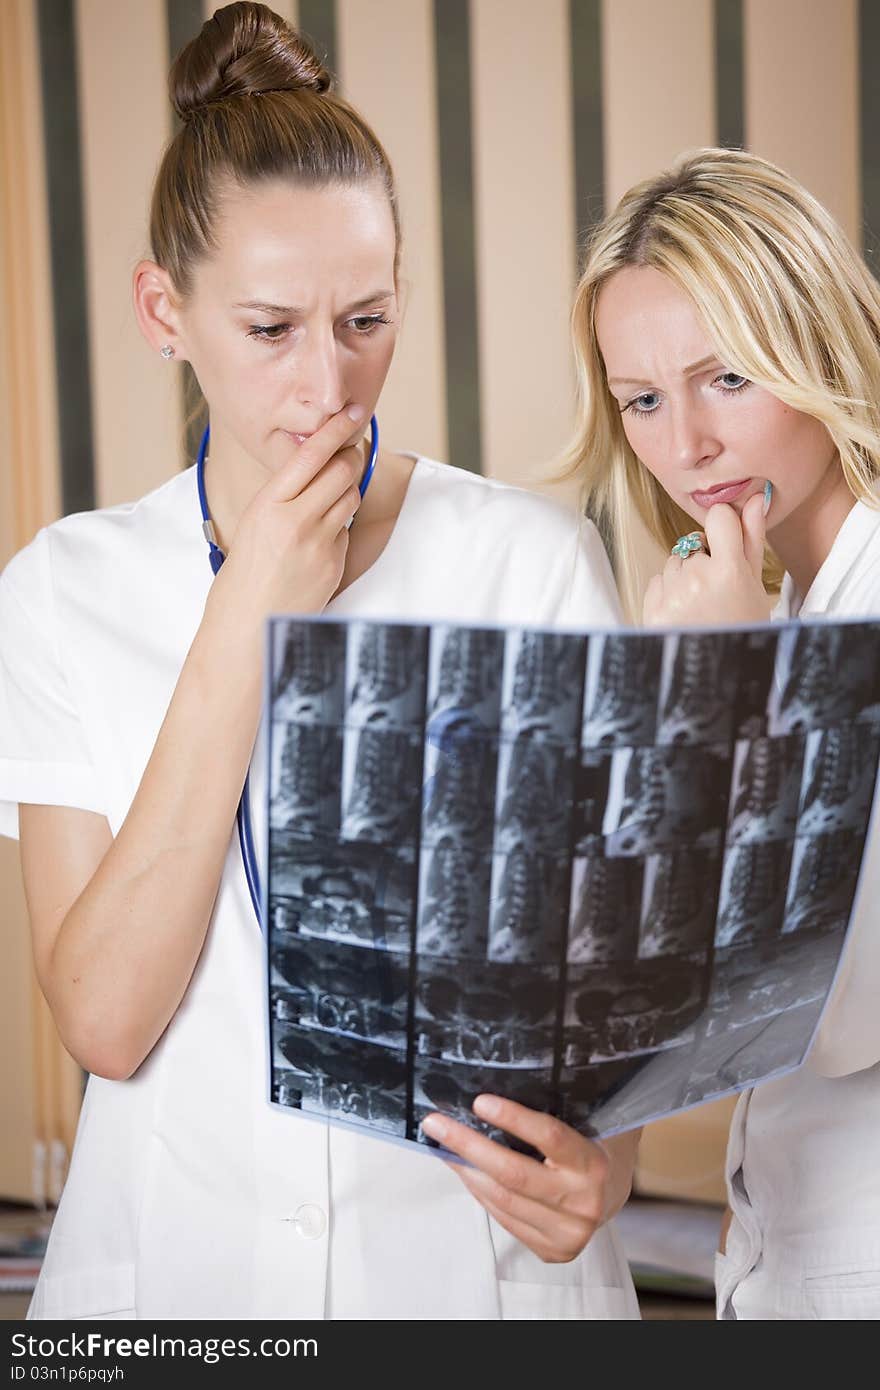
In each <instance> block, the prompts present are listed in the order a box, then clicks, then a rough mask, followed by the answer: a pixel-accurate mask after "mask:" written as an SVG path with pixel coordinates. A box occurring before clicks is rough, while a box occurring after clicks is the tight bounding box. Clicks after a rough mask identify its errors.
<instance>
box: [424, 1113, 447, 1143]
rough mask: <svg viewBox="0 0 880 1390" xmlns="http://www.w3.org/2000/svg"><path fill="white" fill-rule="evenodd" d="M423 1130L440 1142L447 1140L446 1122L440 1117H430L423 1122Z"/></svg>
mask: <svg viewBox="0 0 880 1390" xmlns="http://www.w3.org/2000/svg"><path fill="white" fill-rule="evenodd" d="M422 1129H423V1130H424V1131H425V1133H426V1134H427V1135H429V1136H430V1138H431V1139H436V1140H437V1141H438V1142H439V1141H440V1140H442V1139H445V1138H446V1133H447V1130H446V1121H445V1120H442V1119H441V1118H440V1116H439V1115H428V1116H427V1117H426V1119H424V1120H422Z"/></svg>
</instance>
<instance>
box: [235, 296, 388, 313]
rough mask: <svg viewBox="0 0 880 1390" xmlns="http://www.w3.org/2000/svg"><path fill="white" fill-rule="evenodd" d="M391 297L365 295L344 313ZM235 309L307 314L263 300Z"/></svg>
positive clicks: (241, 303)
mask: <svg viewBox="0 0 880 1390" xmlns="http://www.w3.org/2000/svg"><path fill="white" fill-rule="evenodd" d="M391 295H392V291H391V290H377V291H376V293H375V294H368V295H365V297H364V298H363V299H359V300H358V301H357V303H356V304H350V305H349V306H348V308H347V309H345V310H343V312H344V313H346V314H350V313H352V312H354V311H356V310H358V309H366V308H368V307H369V305H370V304H378V303H381V302H382V301H383V300H386V299H390V298H391ZM233 307H234V308H236V309H259V310H261V311H262V312H263V313H264V314H287V315H288V316H290V315H294V314H303V313H305V310H304V309H302V308H300V307H299V306H298V305H296V304H267V303H265V302H264V301H263V300H262V299H241V300H238V301H237V302H236V304H235V305H234V306H233Z"/></svg>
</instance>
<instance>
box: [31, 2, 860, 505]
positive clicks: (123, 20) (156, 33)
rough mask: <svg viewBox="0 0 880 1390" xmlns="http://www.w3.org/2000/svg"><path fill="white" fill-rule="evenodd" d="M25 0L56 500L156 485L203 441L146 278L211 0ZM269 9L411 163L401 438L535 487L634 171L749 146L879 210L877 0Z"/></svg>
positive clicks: (401, 174)
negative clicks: (148, 340)
mask: <svg viewBox="0 0 880 1390" xmlns="http://www.w3.org/2000/svg"><path fill="white" fill-rule="evenodd" d="M14 2H15V3H16V4H17V5H20V6H22V5H23V6H29V7H30V9H31V10H32V12H33V14H34V16H35V19H34V23H35V27H37V28H38V30H39V38H40V54H41V84H40V85H41V90H42V92H43V100H44V108H45V109H44V124H45V162H46V169H47V188H48V196H49V215H48V219H47V235H48V238H49V243H50V246H51V260H52V287H53V288H52V308H53V327H54V329H55V338H56V345H55V347H54V349H53V350H54V352H55V361H54V366H53V368H52V370H53V375H54V378H55V380H56V382H57V392H58V406H57V414H58V423H59V436H60V440H61V444H60V449H59V464H58V472H59V484H60V488H61V491H62V495H63V506H64V508H65V509H71V508H74V507H82V506H88V505H90V504H91V503H92V502H93V501H94V502H96V503H98V504H99V505H100V504H106V503H111V502H115V501H121V500H123V499H124V498H130V497H133V496H137V495H139V494H140V493H143V492H144V491H146V490H148V488H149V487H151V486H154V485H155V484H156V483H158V482H160V481H161V480H162V478H164V477H167V476H168V475H169V473H170V472H172V471H173V470H174V469H175V468H177V467H179V466H180V465H181V463H183V462H186V461H187V460H188V459H189V458H191V457H192V451H193V448H194V445H195V439H194V438H191V439H190V440H189V441H188V443H187V442H185V440H184V433H183V424H184V418H185V414H186V411H187V408H188V405H189V401H190V399H191V397H190V396H189V394H187V395H186V396H184V394H183V392H182V390H181V379H182V377H183V376H184V375H185V372H182V371H181V369H180V366H179V364H176V363H175V364H172V365H170V366H169V365H168V364H165V363H163V362H161V360H160V359H158V356H157V354H156V353H151V352H150V350H149V349H148V348H147V347H146V345H145V344H144V343H143V341H142V339H141V337H140V334H139V332H138V329H137V327H136V325H135V322H134V319H133V316H132V313H131V308H130V302H129V296H130V275H131V270H132V268H133V266H134V265H135V264H136V262H137V260H138V258H139V257H140V256H141V255H145V254H147V255H148V254H149V247H148V245H147V207H148V201H149V194H150V188H151V183H152V177H153V174H154V172H155V168H156V165H157V163H158V159H159V157H160V155H161V152H162V148H163V146H164V143H165V141H166V140H167V139H168V137H169V134H170V132H171V128H172V122H171V112H170V107H169V105H168V101H167V96H166V81H167V73H168V65H169V61H170V58H171V57H172V56H173V55H174V53H176V51H178V50H179V48H180V46H181V45H182V44H183V43H184V42H185V41H186V40H188V39H189V38H190V37H191V36H192V35H193V34H194V33H195V32H196V30H197V28H198V26H199V24H200V23H201V21H202V20H203V19H205V18H207V17H209V16H210V15H211V14H212V13H213V12H214V10H215V9H216V8H218V6H217V5H215V4H214V3H212V0H143V3H141V4H138V5H137V6H120V5H118V4H117V3H115V0H14ZM278 10H279V12H280V13H282V14H283V15H284V17H285V18H286V19H288V20H290V21H293V22H299V23H300V24H301V25H302V28H303V30H304V32H306V33H307V34H309V35H310V36H311V38H312V39H313V40H314V41H315V43H316V45H317V46H318V48H319V50H320V51H321V53H322V55H323V56H324V57H325V58H326V59H327V61H328V64H329V66H330V67H331V68H333V69H334V71H336V72H338V74H339V76H340V79H341V89H342V91H343V93H344V94H345V95H348V96H350V97H351V99H352V100H354V102H355V103H356V104H359V105H360V106H361V107H362V109H363V111H364V114H365V115H366V116H367V119H369V120H371V122H372V123H373V124H374V125H375V128H376V131H377V134H378V135H379V138H380V139H381V140H382V141H383V143H384V144H385V145H386V147H387V148H388V149H389V152H390V154H391V156H392V160H393V162H394V163H395V167H396V172H397V178H398V184H399V189H400V201H401V211H402V220H403V233H404V250H403V266H402V274H403V288H404V291H405V293H406V295H407V312H406V316H405V319H404V325H403V332H402V335H401V342H400V347H399V354H398V360H397V361H396V362H395V364H394V366H393V368H392V373H391V376H390V378H389V382H388V385H387V389H386V394H385V397H384V399H383V402H382V419H383V422H384V424H385V429H384V430H383V439H384V440H385V442H387V443H388V444H389V445H392V446H399V447H409V448H413V449H420V450H423V451H424V452H428V453H432V454H440V455H443V456H445V457H446V458H448V459H450V460H451V461H452V462H453V463H457V464H458V465H459V466H462V467H465V468H470V469H477V470H480V469H482V470H484V471H486V472H490V473H492V474H493V475H494V476H498V477H503V478H508V479H510V480H513V481H520V482H521V481H526V482H534V483H538V482H539V480H540V478H541V476H542V466H543V465H545V464H546V463H548V462H550V461H551V460H552V458H553V456H554V454H555V452H556V449H557V447H558V445H559V443H560V442H561V439H562V438H563V436H564V434H565V431H566V429H567V422H568V419H569V414H568V411H569V397H570V392H571V374H570V366H569V358H568V348H567V326H566V323H567V310H568V296H569V294H570V289H571V284H572V282H573V280H574V276H575V272H576V267H577V251H578V247H579V246H582V245H583V242H584V239H585V236H586V234H587V233H588V230H589V228H590V226H591V225H592V224H593V223H594V222H595V220H596V219H597V218H598V217H599V216H600V215H601V213H602V212H603V210H604V209H605V208H608V207H610V206H612V205H613V204H614V203H615V202H616V200H617V198H618V197H619V196H620V194H621V193H622V192H623V191H624V189H625V188H627V187H628V186H629V185H630V184H632V183H633V182H635V181H636V180H637V179H641V178H645V177H648V176H649V175H651V174H653V173H654V172H656V171H657V170H658V169H659V168H661V167H663V166H664V165H666V164H668V163H669V162H670V161H671V160H672V159H673V158H674V157H675V156H676V155H677V154H678V153H680V152H681V151H682V150H684V149H693V148H695V147H697V146H699V145H703V144H714V143H716V142H717V141H721V142H723V143H726V144H731V145H736V144H743V143H747V144H748V146H749V147H751V148H753V149H755V150H756V151H757V152H758V153H761V154H766V155H768V156H769V157H771V158H776V159H778V160H779V161H780V162H782V163H783V164H784V165H786V166H787V167H789V168H791V170H792V172H793V173H795V174H796V175H799V176H800V177H802V178H803V179H804V181H805V182H806V183H807V184H808V186H810V187H811V188H812V189H813V190H814V191H815V192H816V193H817V195H818V196H819V197H820V198H822V199H823V200H824V201H826V202H828V204H829V205H830V206H831V208H832V211H834V212H835V213H836V214H837V215H838V216H839V217H840V218H841V220H842V221H843V223H844V226H845V227H846V228H847V230H849V231H850V232H851V233H855V234H856V235H859V232H860V226H861V223H862V220H863V216H862V207H863V206H864V220H865V221H866V222H867V224H868V227H869V228H871V227H872V226H878V227H880V172H878V166H877V161H875V158H874V148H875V145H876V141H875V140H874V138H873V135H874V129H875V126H877V124H878V120H880V116H878V113H877V112H876V111H875V109H874V108H875V107H876V106H877V102H878V98H877V96H876V83H875V82H874V81H873V74H874V71H875V69H876V62H875V57H876V53H875V50H876V49H877V48H878V44H880V34H878V31H880V23H878V20H877V17H876V13H875V11H876V6H873V5H871V4H869V3H868V2H867V0H862V3H861V4H859V3H858V0H841V3H840V4H838V5H833V6H832V5H829V4H826V3H825V2H824V0H768V3H763V0H679V3H677V4H676V5H674V6H671V5H670V6H657V5H655V4H654V3H653V0H550V3H548V4H541V5H538V4H537V3H536V0H511V2H510V3H501V2H500V0H411V3H407V0H376V2H375V3H370V4H369V5H367V4H364V3H362V0H300V3H299V4H297V3H296V0H279V3H278ZM860 75H861V81H859V77H860ZM817 90H821V92H822V101H821V102H819V101H817V100H816V95H815V94H816V91H817ZM859 94H860V95H859ZM862 183H863V184H864V205H862V202H861V194H860V188H861V185H862ZM17 486H20V485H17ZM572 495H573V494H572Z"/></svg>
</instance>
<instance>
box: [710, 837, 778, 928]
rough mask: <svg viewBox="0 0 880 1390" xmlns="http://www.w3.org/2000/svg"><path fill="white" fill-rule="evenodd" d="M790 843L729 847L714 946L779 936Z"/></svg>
mask: <svg viewBox="0 0 880 1390" xmlns="http://www.w3.org/2000/svg"><path fill="white" fill-rule="evenodd" d="M792 850H793V842H792V841H791V840H766V841H751V840H746V841H744V842H743V843H741V844H733V845H730V846H729V848H728V851H727V854H726V856H725V860H724V869H723V871H722V877H721V897H720V899H719V902H718V912H717V926H716V929H715V945H716V946H730V945H731V944H732V943H733V942H739V943H742V942H743V941H764V940H767V939H772V938H773V937H775V936H778V935H779V934H780V933H781V931H782V927H783V922H784V920H785V898H786V893H787V892H788V884H789V878H790V874H791V860H792Z"/></svg>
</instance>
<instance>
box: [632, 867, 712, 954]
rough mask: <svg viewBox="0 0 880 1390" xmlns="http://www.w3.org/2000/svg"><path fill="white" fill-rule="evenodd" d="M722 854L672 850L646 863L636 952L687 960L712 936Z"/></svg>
mask: <svg viewBox="0 0 880 1390" xmlns="http://www.w3.org/2000/svg"><path fill="white" fill-rule="evenodd" d="M720 872H721V856H720V854H718V853H717V852H713V851H712V850H699V849H693V850H676V851H673V852H672V853H670V854H652V855H649V856H648V858H647V859H646V860H645V877H644V885H643V891H642V910H641V915H640V922H639V941H638V954H639V956H640V957H641V958H642V959H645V958H647V957H650V956H675V955H678V956H686V955H689V954H691V953H692V952H699V951H700V950H701V949H703V948H704V947H705V944H706V942H707V941H708V940H709V939H710V937H711V935H712V930H713V927H714V922H715V904H716V903H717V901H718V879H719V875H720Z"/></svg>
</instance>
